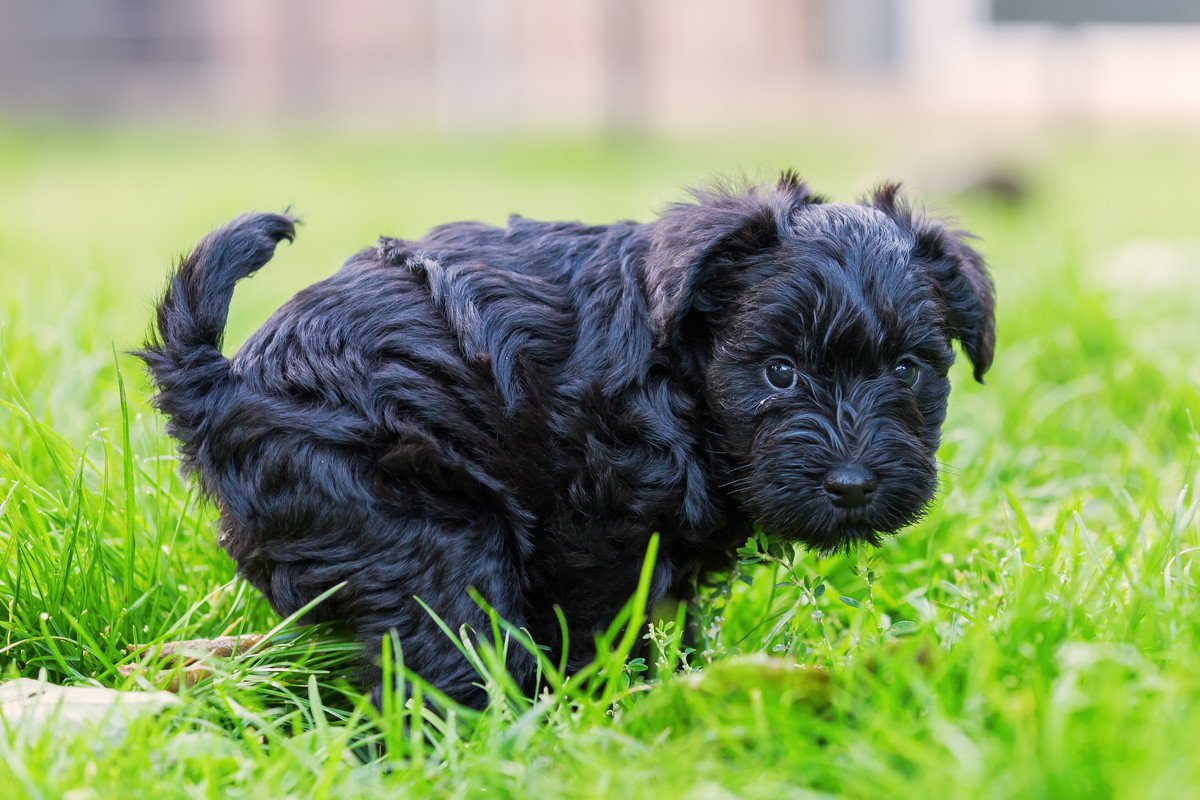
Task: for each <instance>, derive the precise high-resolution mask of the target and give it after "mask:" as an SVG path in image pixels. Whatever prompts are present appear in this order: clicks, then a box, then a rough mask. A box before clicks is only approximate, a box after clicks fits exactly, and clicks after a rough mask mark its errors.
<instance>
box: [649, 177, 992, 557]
mask: <svg viewBox="0 0 1200 800" xmlns="http://www.w3.org/2000/svg"><path fill="white" fill-rule="evenodd" d="M697 199H698V201H699V202H698V203H695V204H688V205H680V206H676V207H673V208H672V209H670V210H669V211H668V212H667V214H666V215H665V216H664V217H663V218H662V220H660V221H659V223H657V228H656V231H655V238H654V243H653V246H652V249H651V253H650V256H649V258H648V260H647V275H646V277H647V285H648V289H649V296H650V305H651V315H652V320H653V324H654V327H655V331H656V335H657V336H658V339H659V345H660V346H661V347H663V348H666V349H669V350H670V351H671V352H672V354H673V356H674V358H676V359H677V360H678V363H679V364H680V365H681V367H682V368H683V369H684V371H685V372H686V373H687V374H688V375H689V376H690V377H691V379H692V380H693V381H694V383H695V385H696V386H697V387H698V388H699V390H700V391H701V392H702V393H703V395H704V400H705V403H706V405H707V410H708V414H709V415H710V419H709V420H706V422H707V424H708V426H709V429H710V430H711V431H712V432H714V433H715V434H716V435H717V436H718V437H719V439H720V446H721V448H722V449H723V451H724V452H725V454H726V455H727V457H728V459H729V461H730V462H731V464H732V467H731V474H730V475H729V476H728V477H729V483H728V486H727V489H728V490H729V491H730V492H731V493H732V494H733V495H734V496H735V497H736V498H737V499H738V501H739V502H740V503H741V505H742V506H743V508H744V509H746V510H747V511H748V512H749V514H750V515H751V516H753V517H754V518H755V519H756V520H757V521H758V522H759V523H760V524H761V525H762V526H763V527H764V528H765V529H766V530H768V531H770V532H772V533H776V534H778V535H780V536H783V537H787V538H790V539H794V540H798V541H801V542H803V543H805V544H806V545H808V546H811V547H814V548H818V549H821V550H835V549H842V548H847V547H850V546H852V545H854V544H856V543H859V542H867V543H871V544H878V543H879V541H880V534H881V533H890V532H893V531H895V530H897V529H898V528H901V527H903V526H905V525H907V524H909V523H911V522H913V521H914V520H916V519H917V518H918V517H919V516H920V515H921V513H922V512H923V511H924V509H925V506H926V505H927V504H928V503H929V501H930V500H931V499H932V498H933V496H934V493H935V491H936V489H937V463H936V460H935V455H936V452H937V449H938V444H939V441H940V438H941V425H942V422H943V420H944V419H945V416H946V399H947V396H948V395H949V392H950V382H949V379H948V378H947V373H948V371H949V369H950V365H951V363H952V362H953V361H954V350H953V348H952V346H951V343H952V341H958V342H959V343H960V344H961V346H962V348H963V350H964V351H965V353H966V355H967V357H968V358H969V359H970V360H971V363H972V366H973V367H974V373H975V378H976V379H977V380H982V378H983V375H984V373H985V372H987V370H988V367H989V366H990V365H991V362H992V352H993V348H994V344H995V324H994V319H993V293H992V283H991V280H990V278H989V277H988V274H987V270H986V268H985V267H984V264H983V260H982V259H981V258H980V256H979V255H978V254H977V253H976V252H975V251H974V250H973V249H971V247H969V246H968V245H967V243H966V240H967V238H968V237H967V235H966V234H964V233H962V232H960V231H954V230H949V229H947V228H945V227H943V226H942V225H941V224H939V223H937V222H935V221H932V220H929V219H926V218H925V217H923V216H922V215H920V214H917V213H914V212H913V211H911V210H910V209H909V207H908V206H907V205H906V204H905V203H904V201H903V200H901V199H900V198H899V196H898V193H897V189H896V187H895V186H890V185H889V186H885V187H884V188H882V189H880V190H879V191H877V192H876V193H875V194H874V195H873V196H871V197H869V198H867V199H866V200H864V201H863V202H862V203H861V204H857V205H851V204H841V203H825V202H823V201H822V200H821V199H820V198H818V197H816V196H814V195H812V194H811V193H810V192H809V191H808V189H807V187H806V186H805V185H804V184H803V183H801V182H800V181H799V180H798V179H797V178H796V177H795V176H794V175H792V174H785V175H784V176H783V178H782V179H781V180H780V182H779V184H778V186H776V187H775V188H774V189H772V190H769V191H748V192H733V191H719V192H713V193H708V194H700V195H697Z"/></svg>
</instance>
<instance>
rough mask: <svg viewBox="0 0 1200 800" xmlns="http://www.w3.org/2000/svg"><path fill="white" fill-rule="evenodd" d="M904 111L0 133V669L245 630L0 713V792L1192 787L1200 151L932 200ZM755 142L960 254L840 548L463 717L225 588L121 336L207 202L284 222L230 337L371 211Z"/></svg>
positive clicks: (488, 204) (401, 223)
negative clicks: (933, 449) (925, 438)
mask: <svg viewBox="0 0 1200 800" xmlns="http://www.w3.org/2000/svg"><path fill="white" fill-rule="evenodd" d="M910 138H911V140H912V141H911V142H910V144H911V143H913V142H919V141H921V140H922V139H919V138H918V137H915V136H914V137H910ZM904 141H905V140H904V139H903V137H901V141H899V142H898V141H896V140H895V139H893V140H891V141H888V142H886V143H884V142H881V141H879V140H878V139H874V140H873V139H870V138H869V137H866V136H854V135H849V136H841V137H830V138H828V139H814V138H805V139H803V140H800V141H785V140H783V139H781V138H780V139H774V140H762V141H757V142H748V141H745V140H740V141H721V140H712V141H699V140H684V141H679V140H641V139H637V140H611V141H610V140H604V141H594V140H587V139H532V140H530V139H523V140H512V139H435V138H423V137H414V136H410V137H406V138H399V139H388V138H385V137H372V136H355V137H349V136H340V137H334V136H322V135H316V134H313V135H299V134H289V135H280V136H271V135H267V134H265V133H259V134H253V135H241V136H234V135H217V134H212V135H204V136H202V135H182V134H175V133H167V132H151V133H146V132H140V133H132V132H124V133H118V132H108V133H73V134H71V133H63V132H59V131H28V130H26V131H12V130H10V131H8V132H2V133H0V186H2V187H3V191H2V192H0V351H2V355H3V363H2V364H0V551H2V552H3V565H2V567H0V672H2V673H3V677H5V678H14V677H22V676H23V677H30V678H35V677H37V676H38V675H39V674H44V675H45V677H46V679H47V680H49V681H52V682H56V683H61V684H69V685H100V686H108V687H119V688H126V689H130V690H133V691H141V690H144V689H149V688H152V684H156V683H162V682H163V681H165V680H166V679H167V678H169V675H159V674H156V671H155V669H154V668H153V666H152V665H147V666H146V669H144V670H143V671H142V672H141V673H140V674H138V675H135V676H134V677H130V678H125V677H122V675H121V674H120V672H119V671H118V667H119V666H121V665H127V664H131V663H141V662H145V661H146V660H147V659H146V657H142V656H138V655H136V654H131V653H130V652H129V651H128V645H130V644H135V645H153V644H156V643H161V642H164V641H169V640H174V639H185V638H194V637H212V636H218V635H223V634H230V633H233V634H237V633H250V632H256V633H263V632H268V631H270V632H273V633H274V634H275V635H274V636H273V638H272V639H271V641H270V642H269V644H268V646H266V647H264V648H263V649H261V650H260V651H258V652H256V653H254V654H252V655H251V656H249V657H246V658H241V659H236V660H233V661H229V662H222V663H217V664H215V665H214V668H213V669H214V671H213V674H212V675H211V676H210V677H209V678H208V679H207V680H204V681H201V682H200V683H198V684H197V685H195V686H193V687H191V688H188V689H185V690H184V691H182V692H181V694H180V702H178V703H177V704H175V705H173V706H171V707H170V708H168V709H167V710H165V711H164V712H163V713H161V714H159V715H157V716H147V717H142V718H139V719H137V720H135V721H133V722H131V723H129V724H128V725H125V726H124V727H120V726H118V727H116V728H114V727H112V726H109V727H103V726H101V727H94V726H91V725H87V724H84V725H78V724H68V723H67V722H65V721H59V722H57V723H56V722H51V723H49V724H47V725H45V726H34V725H23V726H17V727H15V728H14V727H10V726H7V725H4V724H2V723H0V755H2V758H0V786H3V787H5V788H4V790H3V793H4V795H5V796H9V797H59V796H63V795H64V794H65V793H67V792H68V791H70V792H72V793H71V795H70V796H71V797H73V798H84V797H114V796H123V797H156V798H157V797H174V796H186V797H214V798H215V797H241V796H248V797H293V796H294V797H310V796H315V797H321V796H336V797H371V798H375V797H379V796H382V795H384V794H385V793H388V792H392V793H395V794H397V795H401V796H411V797H422V796H430V797H458V796H474V795H476V794H484V793H486V794H488V795H489V796H496V797H536V798H545V797H559V796H562V797H573V798H574V797H626V796H652V795H654V796H660V797H674V796H680V797H696V798H710V797H711V798H720V797H729V796H746V797H763V798H780V797H810V796H819V795H826V794H829V795H845V796H852V797H921V796H925V797H1022V798H1024V797H1051V796H1053V797H1060V796H1062V797H1093V796H1095V797H1156V798H1158V797H1195V796H1197V794H1200V759H1198V758H1196V757H1195V756H1196V739H1197V736H1198V735H1200V670H1198V669H1197V668H1196V665H1197V664H1200V625H1198V624H1197V621H1198V620H1200V605H1198V602H1197V598H1198V591H1200V586H1198V585H1197V583H1195V582H1196V581H1198V580H1200V522H1198V521H1197V513H1196V512H1197V508H1198V500H1197V495H1196V491H1195V482H1196V477H1197V472H1198V467H1197V463H1196V456H1197V454H1198V453H1200V437H1198V436H1197V433H1196V427H1195V421H1194V414H1195V413H1196V412H1198V411H1200V390H1198V388H1197V387H1198V386H1200V360H1197V358H1196V356H1195V350H1196V345H1197V342H1200V314H1197V313H1196V309H1197V308H1200V237H1198V236H1197V232H1198V230H1200V228H1198V227H1197V226H1198V223H1200V200H1198V199H1197V198H1196V194H1195V192H1194V191H1193V187H1194V186H1196V185H1197V184H1198V183H1200V147H1197V146H1196V145H1195V143H1194V141H1195V140H1194V138H1193V139H1191V140H1190V141H1189V139H1188V138H1187V137H1185V136H1183V135H1173V134H1170V133H1162V132H1159V133H1142V134H1133V133H1123V134H1109V135H1104V136H1101V135H1085V134H1081V133H1069V132H1061V133H1054V134H1045V135H1043V136H1041V137H1040V138H1038V139H1036V140H1031V141H1030V142H1026V143H1025V144H1023V145H1019V144H1014V143H1008V144H1006V146H1005V151H1004V152H1005V157H1004V161H1005V162H1006V163H1007V164H1010V165H1011V166H1012V167H1013V168H1014V169H1015V170H1016V171H1017V172H1018V173H1019V174H1020V175H1022V176H1023V177H1024V179H1025V180H1026V181H1027V194H1026V196H1025V197H1024V198H1023V199H1022V200H1021V201H1020V202H1016V203H1011V202H1005V201H1003V200H1001V199H996V198H991V197H988V196H985V195H981V194H978V193H976V194H961V193H954V192H950V191H949V190H948V187H949V186H950V185H952V184H953V181H947V180H946V179H945V177H944V171H942V172H939V171H938V170H937V169H932V168H931V167H930V164H931V163H932V164H936V163H937V159H936V151H926V152H924V155H921V154H920V153H918V152H916V151H915V150H914V149H910V148H909V147H907V146H906V145H905V143H904ZM927 147H928V146H927ZM785 166H794V167H796V168H797V169H799V170H800V171H801V172H802V173H803V174H805V175H807V176H809V177H810V178H811V180H812V182H813V183H814V185H815V186H816V188H817V189H818V190H819V191H822V192H825V193H828V194H831V195H832V196H834V197H835V198H837V199H848V198H852V197H854V196H856V195H858V194H859V193H860V192H862V191H864V190H865V189H867V188H869V187H870V186H871V185H872V184H873V183H875V182H877V181H879V180H882V179H884V178H890V177H894V178H911V179H913V180H914V182H915V183H916V184H917V185H918V186H922V185H924V186H925V187H926V190H925V191H922V199H924V200H928V201H931V202H934V203H936V204H937V205H939V206H940V207H941V208H943V209H947V210H949V211H950V212H952V213H953V214H954V215H955V216H957V217H958V218H959V219H960V220H961V222H962V223H963V225H964V226H965V227H967V228H969V229H971V230H973V231H975V232H977V233H978V234H979V235H980V237H981V242H980V245H979V246H980V248H981V249H982V251H983V252H984V253H985V254H986V255H987V256H988V258H989V260H990V261H991V263H992V265H993V269H994V273H995V277H996V283H997V287H998V297H999V346H998V349H997V357H996V365H995V368H994V369H993V371H992V372H991V373H990V374H989V376H988V382H987V385H986V386H977V385H975V384H974V383H973V382H971V381H970V376H969V370H968V369H967V368H966V367H965V366H963V365H962V364H961V363H960V365H959V366H957V367H956V368H955V371H954V375H953V377H954V383H955V390H954V394H953V395H952V397H951V414H950V418H949V420H948V422H947V425H946V434H945V444H944V447H943V450H942V453H941V457H942V460H943V464H944V476H943V491H942V492H941V495H940V498H939V500H938V502H937V504H936V507H935V508H934V509H933V510H932V512H931V513H930V514H929V516H928V517H927V518H926V519H925V520H924V521H922V522H921V523H920V524H919V525H917V526H915V527H914V528H912V529H909V530H906V531H904V532H903V533H902V534H901V535H899V536H897V537H894V538H893V539H891V540H890V541H889V542H888V543H887V544H886V546H884V547H882V548H881V549H879V550H877V551H872V552H860V553H856V554H851V555H848V556H839V557H831V558H820V557H817V556H815V555H813V554H807V553H804V552H798V553H797V552H793V551H792V550H791V549H790V548H780V547H778V546H772V547H771V548H769V551H768V552H766V553H763V552H761V548H758V547H755V548H750V549H747V550H745V551H744V552H745V558H744V563H742V564H740V565H739V566H738V568H737V569H736V571H735V572H734V574H732V575H729V576H727V577H726V579H725V580H723V581H721V582H719V583H718V584H717V585H715V586H713V587H711V588H710V589H709V590H708V591H707V593H706V595H705V596H704V598H703V601H702V602H701V603H700V604H699V605H698V608H696V609H694V611H695V612H696V613H697V614H698V615H699V616H700V618H701V620H702V622H703V628H704V631H705V636H704V637H703V638H702V640H701V641H700V642H699V643H698V644H699V647H698V649H697V651H695V652H691V653H688V654H686V662H687V666H686V668H683V669H677V670H674V671H670V670H661V669H656V665H655V664H643V663H640V662H634V663H633V664H631V665H628V666H626V665H625V664H624V663H623V662H624V660H625V659H624V655H625V653H626V652H627V647H626V645H628V644H629V642H621V641H614V642H613V644H612V648H611V652H610V653H609V655H608V657H607V659H606V660H607V664H606V665H607V669H606V670H605V671H604V672H603V673H598V674H597V676H596V677H595V679H594V680H593V686H592V687H591V688H592V689H593V690H594V691H592V692H590V693H587V692H581V691H574V692H571V691H566V692H565V693H564V695H562V696H549V697H542V698H539V699H538V700H537V702H533V701H526V700H524V699H522V698H520V697H516V696H513V695H512V693H511V692H507V691H506V690H505V687H504V683H503V681H502V680H499V679H498V678H495V677H493V679H492V688H493V690H494V691H493V694H494V698H495V701H494V703H493V706H492V707H491V708H490V709H489V710H488V711H487V712H486V713H485V714H483V715H482V716H481V717H479V718H473V717H472V716H471V715H470V714H465V713H460V712H455V711H452V710H451V711H447V712H443V713H438V714H426V715H422V714H421V713H420V710H419V708H416V707H412V706H410V707H409V708H408V709H403V708H396V707H391V708H389V709H388V711H389V713H387V714H385V715H384V716H383V717H382V718H380V717H379V715H377V714H376V713H375V712H374V710H373V709H372V708H370V707H369V705H368V704H367V703H366V702H365V701H364V699H363V698H362V697H361V696H359V695H358V694H357V693H356V692H355V691H354V689H353V688H352V687H351V686H350V685H349V684H347V683H346V681H345V675H346V672H345V669H346V666H347V664H348V660H349V650H350V648H349V645H348V644H347V643H346V642H345V641H344V640H342V639H340V638H338V636H337V635H336V634H333V633H330V632H326V631H319V630H318V631H313V630H307V629H304V628H301V627H298V626H296V625H293V624H285V625H282V626H281V625H280V620H278V619H276V618H275V617H274V616H273V615H272V613H271V612H270V610H269V609H268V608H267V607H266V605H265V604H264V603H263V602H262V601H261V600H260V599H259V598H258V597H257V596H256V595H255V594H254V593H253V592H252V591H250V590H248V588H247V587H246V586H245V585H243V584H242V583H240V582H239V581H237V580H236V578H235V576H234V571H233V568H232V565H231V564H230V563H229V561H228V560H227V559H226V558H225V556H224V555H223V553H222V552H221V551H220V549H219V548H218V547H217V544H216V541H215V528H214V518H215V514H214V511H213V509H212V508H211V507H209V506H208V505H206V504H205V503H203V502H202V501H200V499H199V498H198V497H197V496H196V493H195V492H194V491H193V489H192V488H191V487H190V485H189V484H188V482H187V481H185V480H182V479H181V478H180V477H179V476H178V475H177V471H176V464H175V461H174V457H173V451H172V447H171V444H170V442H169V441H168V440H167V439H166V438H165V437H164V436H163V434H162V430H161V428H162V420H161V419H160V418H158V417H157V416H156V415H155V414H154V413H153V412H152V411H151V409H150V408H149V406H148V405H147V400H146V398H147V392H148V387H147V384H146V380H145V377H144V375H143V373H142V372H141V370H140V368H139V365H138V363H137V362H135V361H134V360H133V359H131V358H130V357H128V356H127V355H125V352H124V351H125V350H127V349H129V348H131V347H133V346H134V345H136V343H137V342H138V341H139V340H140V338H141V336H142V335H143V334H144V332H145V330H146V326H147V324H148V321H149V318H150V310H151V307H152V303H153V301H154V299H155V296H156V294H157V292H158V291H159V289H160V287H161V286H162V283H163V280H164V277H165V275H166V272H167V269H168V267H169V265H170V263H171V261H172V260H173V258H174V257H175V256H176V255H177V254H178V253H179V252H180V251H182V250H184V249H185V248H187V247H188V246H189V245H190V244H192V243H194V242H195V240H196V239H197V238H198V237H199V236H201V235H202V234H203V233H204V232H205V231H206V230H207V229H209V228H210V227H212V226H214V225H216V224H218V223H220V222H222V221H224V220H225V219H227V218H229V217H231V216H233V215H235V214H237V213H239V212H241V211H243V210H245V209H247V208H260V209H280V208H282V207H284V206H287V205H289V204H290V205H293V206H294V208H295V209H296V210H297V211H298V212H299V213H300V214H301V215H302V217H303V218H304V220H305V224H304V226H303V227H302V229H301V230H300V234H299V237H298V239H297V241H296V243H295V244H294V245H292V246H291V247H284V248H281V250H280V252H279V254H278V256H277V258H276V259H275V261H274V262H273V263H272V264H271V265H270V266H269V267H268V268H267V269H265V270H264V271H263V273H262V274H261V276H259V277H258V278H256V279H255V280H253V281H249V282H246V283H244V284H243V285H241V286H240V288H239V290H238V293H237V296H236V298H235V302H234V308H233V313H232V317H231V324H230V329H229V340H230V343H231V344H236V342H238V341H240V340H241V339H243V338H244V337H245V336H246V335H248V334H249V333H250V332H251V331H252V330H253V329H254V328H255V327H256V326H257V325H258V324H260V323H261V321H262V320H263V319H264V318H265V317H266V315H267V314H269V313H270V311H271V310H272V309H273V308H274V307H276V306H277V305H278V304H279V303H281V302H282V301H283V300H284V299H285V298H286V297H287V296H289V295H290V294H291V293H292V292H294V291H295V290H297V289H298V288H300V287H302V286H304V285H306V284H308V283H310V282H312V281H313V280H316V279H318V278H319V277H321V276H324V275H326V274H328V273H329V272H330V271H332V270H333V269H334V268H335V267H336V266H337V265H338V263H340V259H342V258H344V257H345V256H347V255H349V254H350V253H351V252H353V251H354V250H355V249H357V248H358V247H360V246H362V245H364V244H369V243H370V242H372V241H373V240H374V238H375V237H376V236H378V235H379V234H381V233H387V234H392V235H400V236H405V235H409V236H412V235H417V234H419V233H420V232H421V231H422V230H424V229H425V228H426V227H428V226H429V225H432V224H435V223H437V222H443V221H448V220H451V219H460V218H478V219H483V220H487V221H496V222H499V221H502V220H503V219H504V216H505V215H506V214H507V213H508V212H510V211H516V212H520V213H523V214H526V215H528V216H534V217H544V218H581V219H587V220H590V221H604V220H610V219H615V218H623V217H634V218H645V217H647V216H649V215H650V214H652V213H653V211H654V209H655V208H657V207H660V206H661V205H662V204H663V203H664V202H667V201H670V200H672V199H677V198H678V197H679V196H680V193H679V189H678V187H680V186H684V185H688V184H694V183H697V182H701V181H703V180H704V179H705V178H706V177H709V176H712V175H715V174H730V173H738V172H744V173H749V174H751V175H760V176H766V175H769V174H770V173H771V172H772V171H773V170H776V169H779V168H782V167H785ZM959 172H960V174H965V173H963V171H962V170H960V171H959ZM963 361H965V359H963ZM635 606H636V603H635ZM631 610H632V611H633V612H637V611H638V608H636V607H631ZM656 630H658V632H659V637H660V638H661V639H665V640H669V639H671V633H672V631H671V630H670V628H669V625H667V624H666V623H663V624H662V625H661V626H659V627H657V628H656ZM511 644H512V646H516V644H515V643H511ZM666 651H667V656H668V657H674V656H675V655H677V653H676V651H675V648H673V647H671V646H670V645H669V644H668V646H667V647H666ZM481 658H482V659H483V660H484V662H485V664H486V661H487V658H488V654H487V653H486V652H484V653H482V654H481ZM653 660H654V659H651V661H653ZM392 705H393V706H394V704H392Z"/></svg>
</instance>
